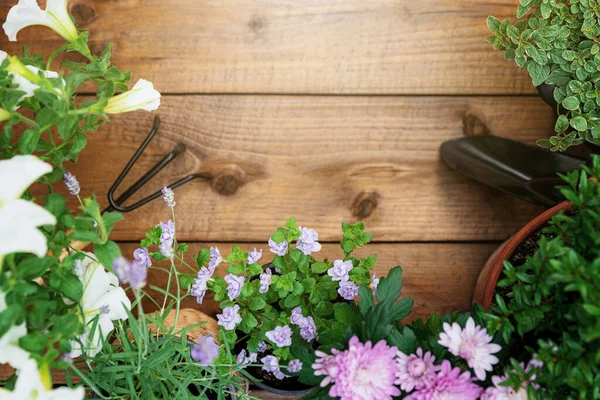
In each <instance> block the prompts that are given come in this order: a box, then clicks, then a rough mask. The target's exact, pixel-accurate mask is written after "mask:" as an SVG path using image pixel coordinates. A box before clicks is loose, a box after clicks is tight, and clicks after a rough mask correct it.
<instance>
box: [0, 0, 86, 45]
mask: <svg viewBox="0 0 600 400" xmlns="http://www.w3.org/2000/svg"><path fill="white" fill-rule="evenodd" d="M32 25H43V26H47V27H48V28H50V29H52V30H54V31H55V32H56V33H58V34H59V35H60V36H62V37H63V38H64V39H65V40H67V41H69V42H75V41H76V40H77V37H78V36H79V35H78V34H77V28H75V24H74V23H73V21H72V20H71V17H70V16H69V12H68V10H67V0H46V9H45V10H42V9H41V8H40V6H39V5H38V2H37V0H19V3H17V5H15V6H13V7H12V8H11V9H10V10H9V11H8V15H7V16H6V22H4V24H3V25H2V28H4V32H5V33H6V36H8V40H10V41H11V42H15V41H16V40H17V33H19V31H20V30H21V29H23V28H25V27H28V26H32Z"/></svg>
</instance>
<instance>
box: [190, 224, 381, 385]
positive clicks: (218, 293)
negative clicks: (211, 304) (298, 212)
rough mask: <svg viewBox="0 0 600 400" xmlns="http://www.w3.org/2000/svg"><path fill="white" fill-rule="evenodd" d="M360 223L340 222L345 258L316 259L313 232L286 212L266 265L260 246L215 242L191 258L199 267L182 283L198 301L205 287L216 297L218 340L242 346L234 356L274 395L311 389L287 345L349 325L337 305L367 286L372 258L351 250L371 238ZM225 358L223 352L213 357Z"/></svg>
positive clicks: (319, 338) (304, 343)
mask: <svg viewBox="0 0 600 400" xmlns="http://www.w3.org/2000/svg"><path fill="white" fill-rule="evenodd" d="M364 227H365V226H364V224H363V223H358V224H355V225H351V224H343V225H342V231H343V235H344V236H343V239H342V241H341V242H340V245H341V248H342V251H343V257H342V258H341V259H338V260H334V261H329V260H327V259H324V260H322V261H320V260H317V259H316V258H315V257H314V255H315V254H316V253H317V252H318V251H319V250H320V249H321V245H320V244H319V242H318V234H317V232H315V231H314V230H312V229H309V228H305V227H298V226H297V224H296V219H295V218H290V219H289V220H288V221H287V223H286V224H285V227H280V228H278V229H277V231H276V232H275V233H274V234H273V236H272V237H271V238H270V239H269V250H270V251H271V252H272V253H274V254H275V257H274V259H273V261H272V263H271V264H269V265H268V266H265V268H263V266H261V265H260V263H259V261H260V259H261V257H262V255H263V254H262V252H263V250H262V249H260V250H257V249H254V250H253V251H250V252H246V251H242V250H241V249H240V248H238V247H234V248H233V250H232V252H231V253H230V254H229V255H227V256H226V257H225V258H223V257H222V256H221V253H220V251H219V249H217V248H214V247H213V248H210V249H202V250H201V251H200V252H199V253H198V255H197V256H196V257H195V263H190V264H194V265H193V266H192V268H194V269H195V270H197V273H195V274H189V275H184V276H182V279H181V286H182V288H185V289H188V288H189V290H190V293H191V294H192V295H193V296H195V297H196V298H197V300H198V302H199V303H202V301H203V299H204V296H205V294H206V293H207V292H211V293H213V294H214V299H215V300H216V301H219V302H220V306H221V308H222V310H223V311H222V313H221V314H219V315H217V319H218V325H219V326H220V327H221V329H220V332H219V336H218V339H219V341H220V342H222V343H224V344H225V346H232V347H233V348H234V349H235V350H236V352H239V354H238V359H237V361H238V363H241V364H247V368H246V371H245V373H246V374H247V375H248V376H249V377H250V379H251V380H253V381H254V382H256V384H257V385H259V386H260V387H262V388H264V389H266V390H269V391H271V392H274V393H279V394H288V395H301V394H304V393H307V392H308V391H310V390H312V387H311V386H307V385H304V384H301V383H299V382H298V380H297V379H296V378H292V377H290V376H289V375H290V374H291V373H293V372H294V371H296V370H297V369H298V368H299V367H300V365H299V362H298V360H297V359H295V358H294V357H293V356H292V353H291V351H290V350H291V348H306V349H308V348H313V347H316V346H318V345H323V344H327V343H331V342H333V341H334V340H336V338H337V337H339V336H340V335H343V332H344V331H345V329H346V323H345V321H339V320H338V319H336V310H338V309H340V308H341V307H354V305H353V303H352V301H353V299H354V298H355V296H357V294H358V286H359V285H365V284H366V285H369V284H371V280H372V277H371V276H370V273H369V271H370V270H372V269H373V267H374V264H375V260H376V257H375V256H369V257H367V258H363V259H358V258H356V257H353V256H352V252H353V251H354V249H356V248H357V247H359V246H363V245H365V244H366V243H368V242H369V241H370V240H371V237H372V236H371V235H370V234H368V233H366V232H364ZM294 242H295V244H294ZM221 263H224V264H228V266H227V271H226V272H227V274H226V276H225V277H224V278H223V277H221V276H218V275H217V274H216V273H215V271H216V269H217V267H218V266H219V265H220V264H221ZM223 274H224V275H225V273H223ZM373 279H374V277H373ZM348 302H350V304H348ZM351 304H352V305H351ZM226 358H227V357H226V355H225V354H220V355H219V358H217V359H216V361H215V362H216V363H219V362H225V361H226Z"/></svg>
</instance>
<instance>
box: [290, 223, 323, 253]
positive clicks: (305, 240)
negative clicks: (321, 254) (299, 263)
mask: <svg viewBox="0 0 600 400" xmlns="http://www.w3.org/2000/svg"><path fill="white" fill-rule="evenodd" d="M298 229H300V232H301V233H302V234H301V235H300V237H299V238H298V241H297V242H296V248H297V249H298V250H300V251H301V252H303V253H304V254H305V255H309V254H311V253H315V252H317V251H319V250H321V244H320V243H318V242H317V240H319V234H318V233H317V232H316V231H315V230H314V229H309V228H302V227H301V226H299V227H298Z"/></svg>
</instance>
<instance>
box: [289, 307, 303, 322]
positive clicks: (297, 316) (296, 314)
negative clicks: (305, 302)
mask: <svg viewBox="0 0 600 400" xmlns="http://www.w3.org/2000/svg"><path fill="white" fill-rule="evenodd" d="M303 319H304V316H303V315H302V308H300V306H298V307H296V308H294V309H293V310H292V315H290V322H291V323H292V325H300V322H302V320H303Z"/></svg>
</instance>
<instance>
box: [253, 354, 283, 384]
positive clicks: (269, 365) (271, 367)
mask: <svg viewBox="0 0 600 400" xmlns="http://www.w3.org/2000/svg"><path fill="white" fill-rule="evenodd" d="M260 361H262V363H263V367H262V369H264V370H265V371H267V372H271V373H272V374H273V375H275V378H277V379H280V380H281V379H283V378H286V377H287V375H286V374H284V373H283V372H281V369H280V367H279V361H277V358H276V357H275V356H266V357H263V358H262V359H261V360H260Z"/></svg>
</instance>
